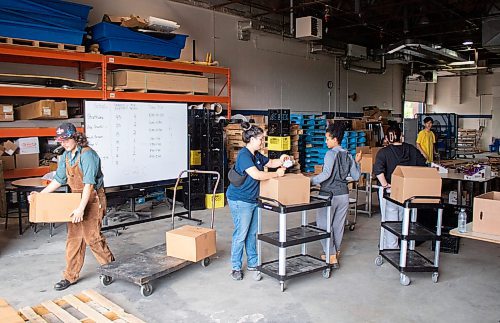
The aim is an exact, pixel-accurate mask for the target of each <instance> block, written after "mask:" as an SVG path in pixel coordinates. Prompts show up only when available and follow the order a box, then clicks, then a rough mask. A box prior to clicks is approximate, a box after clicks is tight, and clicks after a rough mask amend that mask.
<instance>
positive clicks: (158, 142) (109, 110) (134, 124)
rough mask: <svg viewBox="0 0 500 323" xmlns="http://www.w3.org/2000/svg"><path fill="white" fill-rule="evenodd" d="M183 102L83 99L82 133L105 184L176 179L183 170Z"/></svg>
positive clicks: (185, 164) (185, 160)
mask: <svg viewBox="0 0 500 323" xmlns="http://www.w3.org/2000/svg"><path fill="white" fill-rule="evenodd" d="M187 124H188V120H187V104H186V103H154V102H114V101H85V134H86V135H87V138H88V140H89V146H90V147H92V149H94V150H95V151H96V152H97V153H98V154H99V157H101V165H102V172H103V173H104V186H105V187H111V186H119V185H129V184H138V183H147V182H157V181H163V180H171V179H176V178H177V176H179V174H180V172H181V171H183V170H185V169H188V168H189V166H188V128H187V127H188V126H187Z"/></svg>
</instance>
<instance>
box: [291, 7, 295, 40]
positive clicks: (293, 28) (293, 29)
mask: <svg viewBox="0 0 500 323" xmlns="http://www.w3.org/2000/svg"><path fill="white" fill-rule="evenodd" d="M290 35H292V37H293V36H294V35H295V21H294V18H293V0H290Z"/></svg>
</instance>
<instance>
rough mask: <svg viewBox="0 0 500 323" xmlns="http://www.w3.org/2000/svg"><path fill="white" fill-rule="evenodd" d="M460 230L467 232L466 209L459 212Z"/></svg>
mask: <svg viewBox="0 0 500 323" xmlns="http://www.w3.org/2000/svg"><path fill="white" fill-rule="evenodd" d="M458 232H460V233H465V232H467V213H465V209H460V213H458Z"/></svg>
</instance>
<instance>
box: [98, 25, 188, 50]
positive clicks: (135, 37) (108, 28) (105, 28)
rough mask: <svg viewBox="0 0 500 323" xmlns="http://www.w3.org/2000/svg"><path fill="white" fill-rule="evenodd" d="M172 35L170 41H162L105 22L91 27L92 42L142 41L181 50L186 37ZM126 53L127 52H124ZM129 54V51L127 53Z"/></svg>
mask: <svg viewBox="0 0 500 323" xmlns="http://www.w3.org/2000/svg"><path fill="white" fill-rule="evenodd" d="M172 35H174V36H173V37H172V39H170V40H164V39H160V38H156V37H152V36H148V35H146V34H144V33H140V32H137V31H133V30H130V29H128V28H125V27H121V26H117V25H114V24H110V23H107V22H100V23H98V24H97V25H94V26H93V27H92V38H93V40H94V41H97V42H100V41H101V40H104V39H108V38H111V37H112V38H119V39H128V41H129V42H132V41H142V42H149V43H153V44H158V45H160V46H161V45H165V44H168V45H169V46H171V47H178V48H179V49H183V48H184V46H185V44H186V38H187V37H188V36H187V35H181V34H172ZM125 51H127V50H125ZM129 52H130V51H129Z"/></svg>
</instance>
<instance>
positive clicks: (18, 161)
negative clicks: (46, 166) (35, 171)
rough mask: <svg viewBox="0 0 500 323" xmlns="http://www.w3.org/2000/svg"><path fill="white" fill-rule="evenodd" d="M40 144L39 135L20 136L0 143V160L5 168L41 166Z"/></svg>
mask: <svg viewBox="0 0 500 323" xmlns="http://www.w3.org/2000/svg"><path fill="white" fill-rule="evenodd" d="M39 159H40V146H39V142H38V137H29V138H19V139H18V140H16V141H15V142H12V141H10V140H7V141H5V142H4V143H3V144H1V145H0V160H2V163H3V169H4V170H12V169H15V168H36V167H38V166H39Z"/></svg>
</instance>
